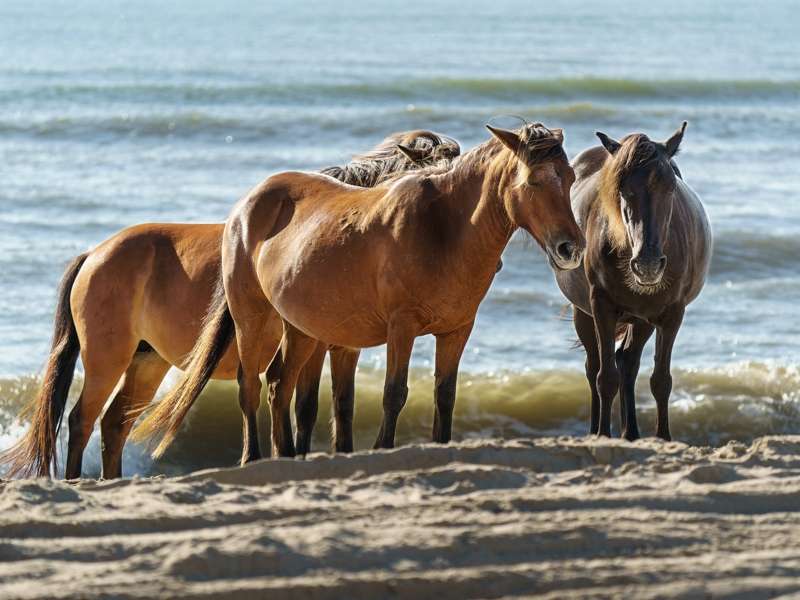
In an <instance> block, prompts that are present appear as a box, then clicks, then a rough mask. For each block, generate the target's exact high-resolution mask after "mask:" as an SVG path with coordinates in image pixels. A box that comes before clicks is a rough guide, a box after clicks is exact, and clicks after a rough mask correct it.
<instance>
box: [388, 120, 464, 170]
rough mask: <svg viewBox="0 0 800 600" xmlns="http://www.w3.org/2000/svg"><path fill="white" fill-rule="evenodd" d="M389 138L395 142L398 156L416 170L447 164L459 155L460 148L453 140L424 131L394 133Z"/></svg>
mask: <svg viewBox="0 0 800 600" xmlns="http://www.w3.org/2000/svg"><path fill="white" fill-rule="evenodd" d="M391 138H393V139H395V140H397V141H396V149H397V150H398V151H399V152H400V154H401V155H403V156H405V158H406V159H408V161H410V163H411V165H413V166H415V167H418V168H422V167H428V166H432V165H437V164H440V163H442V162H448V163H449V162H451V161H452V160H453V159H454V158H456V157H457V156H459V155H460V154H461V146H459V145H458V142H457V141H455V140H454V139H453V138H450V137H447V136H446V135H441V134H439V133H434V132H433V131H427V130H425V129H419V130H416V131H407V132H403V133H396V134H394V135H393V136H390V138H387V139H391Z"/></svg>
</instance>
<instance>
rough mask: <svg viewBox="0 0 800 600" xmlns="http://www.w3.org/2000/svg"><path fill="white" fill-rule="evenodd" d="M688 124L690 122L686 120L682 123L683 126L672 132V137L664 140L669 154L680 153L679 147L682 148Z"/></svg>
mask: <svg viewBox="0 0 800 600" xmlns="http://www.w3.org/2000/svg"><path fill="white" fill-rule="evenodd" d="M687 125H688V123H687V122H686V121H684V122H683V123H681V126H680V127H678V130H677V131H676V132H675V133H673V134H672V137H670V138H669V139H668V140H667V141H666V142H664V146H665V147H666V148H667V154H669V155H670V156H675V155H676V154H677V153H678V148H680V146H681V142H682V141H683V132H684V131H686V126H687Z"/></svg>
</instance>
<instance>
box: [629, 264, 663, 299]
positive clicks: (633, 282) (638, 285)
mask: <svg viewBox="0 0 800 600" xmlns="http://www.w3.org/2000/svg"><path fill="white" fill-rule="evenodd" d="M625 283H627V284H628V287H629V288H630V289H631V290H632V291H634V292H636V293H637V294H643V295H645V296H649V295H652V294H657V293H658V292H660V291H661V290H663V289H664V288H666V287H667V282H666V281H665V280H664V276H663V275H662V276H661V277H659V278H658V279H657V280H655V281H645V280H643V279H641V278H640V277H638V276H637V275H636V274H635V273H634V272H633V271H631V270H630V269H628V276H627V277H626V278H625Z"/></svg>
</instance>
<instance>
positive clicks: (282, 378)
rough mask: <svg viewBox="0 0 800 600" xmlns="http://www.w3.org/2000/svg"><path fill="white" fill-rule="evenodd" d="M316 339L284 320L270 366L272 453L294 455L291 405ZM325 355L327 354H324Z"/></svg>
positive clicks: (268, 377)
mask: <svg viewBox="0 0 800 600" xmlns="http://www.w3.org/2000/svg"><path fill="white" fill-rule="evenodd" d="M317 345H318V342H317V340H315V339H313V338H310V337H308V336H307V335H305V334H304V333H302V332H301V331H299V330H298V329H296V328H295V327H294V326H292V325H291V324H290V323H288V322H286V321H284V322H283V339H282V340H281V349H280V352H278V353H276V354H275V358H273V360H272V363H271V364H270V366H269V368H268V369H267V386H268V387H269V399H270V409H271V414H272V456H273V457H277V456H294V454H295V452H294V443H293V442H292V422H291V418H290V415H289V405H290V404H291V400H292V394H293V393H294V389H295V386H296V385H297V378H298V376H299V374H300V371H301V369H302V368H303V367H304V366H305V364H306V362H308V359H309V358H310V357H311V355H312V354H313V353H314V350H316V348H317ZM323 356H324V354H323Z"/></svg>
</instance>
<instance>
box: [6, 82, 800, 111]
mask: <svg viewBox="0 0 800 600" xmlns="http://www.w3.org/2000/svg"><path fill="white" fill-rule="evenodd" d="M454 95H456V96H458V97H459V98H461V99H463V98H464V97H474V98H494V99H498V98H517V99H518V98H519V96H522V95H525V96H535V97H540V98H585V97H589V98H614V99H626V98H628V99H630V98H642V99H654V98H664V99H675V98H679V99H682V100H686V99H693V98H717V99H724V100H731V99H735V98H748V99H752V98H789V99H794V98H797V97H798V96H800V80H770V79H705V80H699V79H625V78H602V77H565V78H553V79H508V78H505V79H503V78H497V79H494V78H448V77H437V78H415V79H401V80H392V81H373V82H348V83H322V82H320V83H266V82H265V83H257V84H252V83H246V84H240V83H233V84H230V83H226V84H213V83H212V84H209V83H196V82H186V81H183V82H176V83H163V82H156V81H150V82H136V83H126V82H119V83H52V84H44V85H43V84H40V83H34V84H30V85H27V86H25V85H23V86H20V87H16V88H14V87H7V88H6V89H5V90H3V91H2V92H0V102H9V103H15V104H18V103H19V102H21V101H58V102H63V101H67V100H69V101H81V100H91V101H98V100H105V101H112V102H114V101H120V102H123V101H127V102H148V103H149V102H175V103H228V102H235V103H243V102H259V103H276V102H277V103H280V102H286V101H294V100H297V99H301V100H303V101H304V102H313V101H315V100H324V101H325V102H326V103H328V102H330V101H334V100H343V99H348V100H353V99H356V100H370V99H372V100H374V99H386V100H391V99H394V100H398V99H399V100H409V99H413V98H440V99H442V98H450V97H452V96H454Z"/></svg>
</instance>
